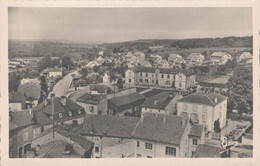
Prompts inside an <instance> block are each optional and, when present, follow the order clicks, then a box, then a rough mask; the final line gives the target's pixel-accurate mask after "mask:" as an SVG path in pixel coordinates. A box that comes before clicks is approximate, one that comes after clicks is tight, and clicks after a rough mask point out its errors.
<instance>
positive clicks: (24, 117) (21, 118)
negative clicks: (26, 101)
mask: <svg viewBox="0 0 260 166" xmlns="http://www.w3.org/2000/svg"><path fill="white" fill-rule="evenodd" d="M9 114H10V116H11V118H10V120H9V130H15V129H18V128H20V127H25V126H28V125H33V124H34V123H35V122H34V121H33V115H32V114H30V113H29V111H17V112H10V113H9Z"/></svg>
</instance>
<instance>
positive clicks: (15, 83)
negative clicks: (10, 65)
mask: <svg viewBox="0 0 260 166" xmlns="http://www.w3.org/2000/svg"><path fill="white" fill-rule="evenodd" d="M20 79H21V76H20V75H18V74H16V73H11V74H9V79H8V80H9V92H16V91H17V88H18V87H19V85H20Z"/></svg>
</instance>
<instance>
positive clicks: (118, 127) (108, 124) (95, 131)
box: [81, 115, 139, 138]
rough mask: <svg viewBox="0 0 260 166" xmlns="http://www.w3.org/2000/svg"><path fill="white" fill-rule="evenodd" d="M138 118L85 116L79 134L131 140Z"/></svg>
mask: <svg viewBox="0 0 260 166" xmlns="http://www.w3.org/2000/svg"><path fill="white" fill-rule="evenodd" d="M138 121H139V119H138V118H134V117H120V116H110V115H86V116H85V119H84V122H83V126H82V129H81V134H83V135H94V136H104V135H106V136H107V137H120V138H131V134H132V133H133V131H134V129H135V127H136V124H137V122H138Z"/></svg>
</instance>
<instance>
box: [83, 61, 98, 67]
mask: <svg viewBox="0 0 260 166" xmlns="http://www.w3.org/2000/svg"><path fill="white" fill-rule="evenodd" d="M94 66H99V64H98V63H97V62H96V61H90V62H89V63H88V64H87V65H86V67H87V68H93V67H94Z"/></svg>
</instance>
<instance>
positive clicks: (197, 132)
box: [189, 124, 204, 137]
mask: <svg viewBox="0 0 260 166" xmlns="http://www.w3.org/2000/svg"><path fill="white" fill-rule="evenodd" d="M203 130H204V125H201V124H195V125H193V126H192V127H191V129H190V133H189V136H194V137H201V135H202V132H203Z"/></svg>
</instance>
